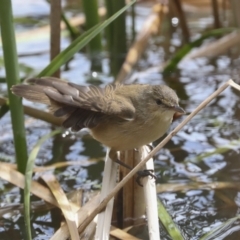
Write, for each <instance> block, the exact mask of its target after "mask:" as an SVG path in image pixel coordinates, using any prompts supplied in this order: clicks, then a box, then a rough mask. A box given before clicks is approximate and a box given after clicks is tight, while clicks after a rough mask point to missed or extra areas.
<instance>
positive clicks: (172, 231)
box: [158, 199, 184, 240]
mask: <svg viewBox="0 0 240 240" xmlns="http://www.w3.org/2000/svg"><path fill="white" fill-rule="evenodd" d="M158 217H159V218H160V220H161V222H162V224H163V225H164V227H165V228H166V230H167V232H168V233H169V235H170V236H171V237H172V239H177V240H184V238H183V236H182V234H181V232H180V230H179V229H178V228H177V226H176V225H175V223H174V222H173V220H172V218H171V216H170V215H169V214H168V212H167V210H166V208H165V207H164V205H163V204H162V202H161V201H160V200H159V199H158Z"/></svg>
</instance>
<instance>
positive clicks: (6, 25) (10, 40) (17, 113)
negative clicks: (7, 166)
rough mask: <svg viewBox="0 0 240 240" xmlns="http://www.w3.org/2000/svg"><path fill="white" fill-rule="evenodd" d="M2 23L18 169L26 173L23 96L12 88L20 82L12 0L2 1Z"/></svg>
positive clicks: (0, 6)
mask: <svg viewBox="0 0 240 240" xmlns="http://www.w3.org/2000/svg"><path fill="white" fill-rule="evenodd" d="M0 24H1V35H2V45H3V55H4V62H5V70H6V80H7V86H8V95H9V102H10V112H11V118H12V129H13V137H14V146H15V156H16V161H17V166H18V170H19V171H20V172H21V173H24V172H25V168H26V164H27V144H26V137H25V128H24V114H23V107H22V101H21V98H19V97H17V96H15V95H13V94H12V93H11V90H10V88H11V86H12V85H14V84H18V83H20V78H19V67H18V58H17V49H16V40H15V33H14V23H13V15H12V3H11V1H10V0H1V1H0Z"/></svg>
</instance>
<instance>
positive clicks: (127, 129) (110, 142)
mask: <svg viewBox="0 0 240 240" xmlns="http://www.w3.org/2000/svg"><path fill="white" fill-rule="evenodd" d="M171 122H172V114H170V115H167V116H166V115H165V116H164V117H161V116H159V115H156V116H155V115H154V116H151V118H146V117H144V118H141V117H138V118H136V119H134V120H132V121H126V120H120V121H119V120H118V119H114V118H111V117H110V118H109V119H108V120H106V121H103V122H102V123H100V124H99V125H98V126H97V127H95V128H93V129H91V131H92V135H93V137H94V138H95V139H96V140H98V141H99V142H101V143H103V144H104V145H106V146H108V147H111V148H114V149H115V150H128V149H133V148H137V147H140V146H143V145H146V144H148V143H151V142H153V141H155V140H157V139H158V138H160V137H161V136H162V135H163V134H164V133H165V132H166V131H167V130H168V128H169V126H170V124H171Z"/></svg>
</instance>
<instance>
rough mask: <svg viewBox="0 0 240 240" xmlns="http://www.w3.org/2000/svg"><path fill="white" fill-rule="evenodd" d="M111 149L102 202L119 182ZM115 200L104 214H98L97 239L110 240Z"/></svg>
mask: <svg viewBox="0 0 240 240" xmlns="http://www.w3.org/2000/svg"><path fill="white" fill-rule="evenodd" d="M108 155H109V149H108V151H107V155H106V160H105V166H104V171H103V180H102V189H101V194H100V201H102V200H103V199H104V198H105V197H106V196H107V195H108V193H109V192H110V191H112V189H113V188H114V187H115V185H116V182H117V167H118V164H117V163H116V162H114V161H112V160H111V159H110V158H109V156H108ZM113 200H114V199H113V198H112V199H111V200H110V201H109V202H108V204H107V205H106V208H105V210H104V211H103V212H101V213H99V214H98V220H97V230H96V235H95V239H109V232H110V227H111V220H112V211H113Z"/></svg>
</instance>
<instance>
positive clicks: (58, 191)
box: [41, 174, 79, 239]
mask: <svg viewBox="0 0 240 240" xmlns="http://www.w3.org/2000/svg"><path fill="white" fill-rule="evenodd" d="M41 178H42V179H43V180H44V182H45V183H46V184H47V185H48V187H49V188H50V189H51V191H52V193H53V195H54V196H55V198H56V200H57V202H58V205H59V208H60V209H61V210H62V212H63V215H64V217H65V219H66V222H67V226H68V229H69V232H70V236H71V239H79V235H78V229H77V222H76V220H77V218H76V217H77V216H76V214H75V211H74V209H73V208H72V206H71V203H70V202H69V201H68V199H67V196H66V195H65V193H64V191H63V189H62V188H61V186H60V184H59V182H58V180H57V179H56V177H55V176H54V175H52V174H44V175H42V176H41Z"/></svg>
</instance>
